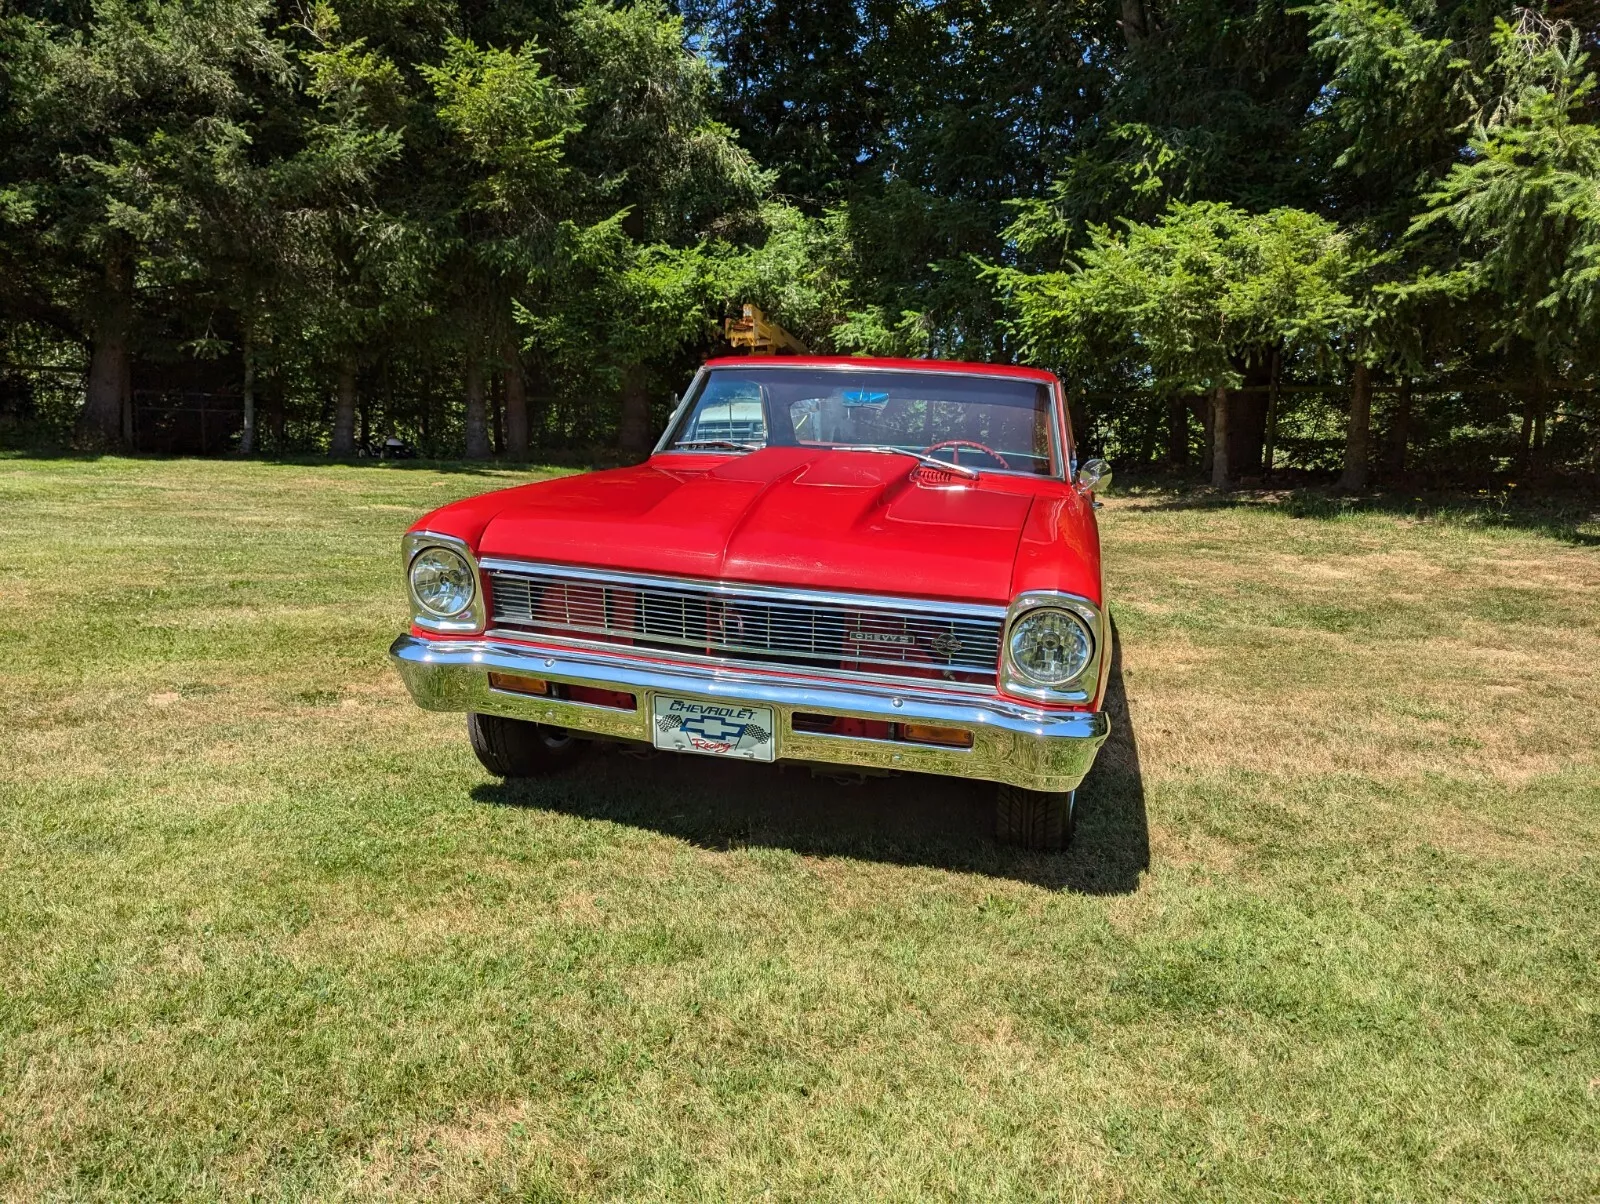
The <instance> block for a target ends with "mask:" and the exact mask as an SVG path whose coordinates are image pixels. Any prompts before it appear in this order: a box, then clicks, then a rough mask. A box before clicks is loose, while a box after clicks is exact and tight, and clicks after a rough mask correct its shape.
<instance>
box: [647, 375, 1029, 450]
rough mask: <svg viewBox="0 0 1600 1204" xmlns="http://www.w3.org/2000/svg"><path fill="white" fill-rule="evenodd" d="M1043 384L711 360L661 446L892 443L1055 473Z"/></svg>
mask: <svg viewBox="0 0 1600 1204" xmlns="http://www.w3.org/2000/svg"><path fill="white" fill-rule="evenodd" d="M1055 431H1056V418H1055V399H1054V397H1053V396H1052V391H1051V389H1050V388H1049V386H1048V385H1045V384H1042V383H1040V382H1037V381H1031V380H1021V379H1017V378H1015V377H1004V376H977V375H973V376H967V375H963V374H961V373H958V372H916V371H906V370H886V369H881V368H879V369H872V368H863V369H860V370H857V369H852V368H849V367H843V368H782V367H773V366H771V365H766V366H763V365H761V364H759V363H752V365H751V366H750V367H748V368H746V367H744V366H742V365H741V366H739V367H737V368H713V369H711V370H709V371H707V372H706V373H704V374H703V375H702V376H701V378H700V383H699V387H698V388H697V389H696V391H695V393H694V394H693V395H692V396H691V397H690V398H689V399H688V402H687V404H686V405H685V406H684V409H683V413H682V416H681V418H680V419H679V421H678V422H677V424H676V425H675V426H674V427H673V429H672V431H671V432H670V433H669V435H668V437H667V438H666V439H665V440H664V441H663V448H665V449H672V448H679V449H684V450H691V451H693V450H703V451H717V450H722V451H727V450H732V451H746V450H753V449H756V448H760V447H769V446H771V447H796V446H799V447H837V448H852V447H855V448H873V449H876V450H879V451H883V450H888V449H894V450H897V451H904V452H909V453H913V454H921V455H931V456H933V457H934V458H936V459H939V460H943V461H945V462H947V463H953V464H959V465H963V466H966V467H969V468H974V469H978V470H980V471H986V472H987V471H994V472H1016V473H1028V474H1032V475H1036V476H1051V475H1054V474H1056V471H1057V469H1056V465H1057V463H1058V460H1059V457H1058V455H1057V451H1056V446H1055Z"/></svg>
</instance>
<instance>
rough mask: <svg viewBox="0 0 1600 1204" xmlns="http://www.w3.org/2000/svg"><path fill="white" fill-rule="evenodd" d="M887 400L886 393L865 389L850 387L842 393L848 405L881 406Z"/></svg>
mask: <svg viewBox="0 0 1600 1204" xmlns="http://www.w3.org/2000/svg"><path fill="white" fill-rule="evenodd" d="M888 400H889V395H888V394H887V393H871V392H868V391H867V390H866V389H852V390H850V391H849V392H847V393H846V394H845V395H844V404H845V405H846V406H847V407H848V406H881V405H883V404H884V403H885V402H887V401H888Z"/></svg>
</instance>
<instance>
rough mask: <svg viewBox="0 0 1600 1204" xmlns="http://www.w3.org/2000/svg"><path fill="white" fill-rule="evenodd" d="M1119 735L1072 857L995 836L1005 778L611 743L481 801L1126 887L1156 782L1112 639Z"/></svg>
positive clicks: (1111, 706) (1040, 881)
mask: <svg viewBox="0 0 1600 1204" xmlns="http://www.w3.org/2000/svg"><path fill="white" fill-rule="evenodd" d="M1106 708H1107V710H1108V711H1110V713H1111V723H1112V734H1111V736H1110V737H1109V738H1108V739H1107V741H1106V743H1105V745H1104V747H1102V748H1101V750H1100V756H1099V758H1098V760H1097V762H1096V765H1095V767H1094V769H1093V770H1092V771H1091V772H1090V774H1089V777H1088V778H1087V779H1086V780H1085V782H1084V784H1083V786H1082V788H1081V789H1080V790H1079V792H1078V830H1077V835H1076V836H1075V837H1074V839H1073V842H1072V845H1071V847H1070V848H1069V849H1068V850H1067V851H1066V852H1065V853H1061V854H1048V853H1031V852H1026V851H1023V850H1019V849H1013V848H1008V847H1006V846H1004V845H1000V844H998V843H996V841H995V839H994V786H993V785H992V784H991V783H988V782H976V781H967V780H964V779H956V778H943V777H930V776H926V775H921V774H900V775H896V776H893V777H870V778H867V779H866V780H865V781H864V782H860V783H849V784H843V783H840V782H837V781H835V780H832V779H830V778H828V777H826V776H820V775H819V774H817V773H813V771H812V770H810V769H809V768H808V767H806V766H799V765H785V764H784V763H783V762H779V763H778V764H776V765H752V764H749V763H744V762H736V761H723V760H715V759H711V758H706V757H694V756H674V755H668V754H662V755H655V756H648V757H642V758H641V757H639V756H634V755H630V754H629V753H626V752H624V751H622V750H621V749H619V748H617V747H615V746H604V745H602V746H600V747H598V748H597V749H596V750H595V752H594V753H593V755H592V756H590V757H589V758H588V759H587V760H585V761H584V762H583V763H582V764H581V765H580V766H579V767H577V768H575V769H573V770H572V771H571V772H569V773H567V774H564V775H562V776H560V777H557V778H551V779H543V780H532V781H517V782H496V783H492V784H488V785H482V786H479V787H477V788H475V789H474V790H473V792H472V796H473V797H474V798H475V799H478V800H479V801H481V802H488V803H495V804H498V805H505V806H517V807H537V808H542V809H544V810H549V811H558V812H561V813H563V814H567V815H575V816H581V817H583V818H585V819H604V820H610V821H612V822H615V823H621V824H629V825H632V826H634V827H639V828H646V829H649V830H650V831H653V832H659V833H661V834H662V835H665V836H672V837H676V838H677V839H679V840H686V841H689V842H690V843H692V844H695V845H698V846H700V847H701V848H706V849H715V850H728V849H733V848H740V847H750V846H756V847H767V848H783V849H790V850H792V851H794V852H796V853H801V854H804V855H806V856H813V857H854V858H859V859H862V860H867V861H881V862H886V863H890V864H895V865H908V866H909V865H916V866H928V867H931V868H935V869H943V870H952V871H955V872H958V873H973V874H987V875H989V876H992V877H996V878H1012V879H1015V880H1017V881H1020V882H1027V883H1031V884H1033V885H1035V886H1042V887H1045V888H1046V889H1049V890H1069V891H1077V892H1080V893H1084V894H1096V895H1109V894H1127V893H1130V892H1132V891H1134V890H1136V889H1138V885H1139V874H1140V873H1141V872H1142V871H1143V870H1145V869H1146V868H1148V866H1149V863H1150V838H1149V831H1148V825H1147V820H1146V816H1145V801H1144V779H1143V777H1142V775H1141V773H1140V768H1139V746H1138V741H1137V739H1136V737H1135V734H1134V731H1133V727H1132V725H1131V723H1130V721H1129V714H1128V702H1127V695H1126V692H1125V690H1124V687H1123V681H1122V648H1121V641H1120V640H1114V642H1113V645H1112V662H1111V676H1110V683H1109V686H1108V689H1107V694H1106Z"/></svg>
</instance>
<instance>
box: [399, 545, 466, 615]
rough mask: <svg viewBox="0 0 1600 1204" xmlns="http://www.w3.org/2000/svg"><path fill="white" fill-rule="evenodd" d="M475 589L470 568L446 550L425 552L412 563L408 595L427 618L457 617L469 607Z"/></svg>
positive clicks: (433, 549) (462, 559)
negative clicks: (426, 613) (430, 616)
mask: <svg viewBox="0 0 1600 1204" xmlns="http://www.w3.org/2000/svg"><path fill="white" fill-rule="evenodd" d="M476 588H477V587H476V586H475V585H474V584H473V580H472V566H471V565H469V564H468V563H467V562H466V560H465V559H464V558H463V557H461V556H460V555H458V554H457V553H455V552H452V551H451V550H450V549H449V548H438V547H434V548H424V549H423V550H422V551H420V552H418V553H417V555H416V557H415V558H414V559H413V560H412V561H411V594H412V596H413V597H414V598H416V600H417V604H418V605H419V606H421V607H422V609H423V610H425V611H427V612H428V613H429V614H430V615H435V616H437V617H439V618H441V619H448V618H452V617H454V616H455V615H459V614H460V613H461V612H462V611H464V610H466V609H467V607H469V606H471V605H472V595H473V592H474V591H475V590H476Z"/></svg>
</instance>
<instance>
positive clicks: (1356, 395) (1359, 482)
mask: <svg viewBox="0 0 1600 1204" xmlns="http://www.w3.org/2000/svg"><path fill="white" fill-rule="evenodd" d="M1371 443H1372V369H1371V368H1369V367H1367V365H1366V364H1364V363H1362V362H1361V361H1360V360H1357V361H1356V366H1355V374H1354V376H1353V377H1352V378H1351V381H1350V422H1349V424H1348V425H1347V426H1346V427H1345V438H1344V473H1343V474H1342V475H1341V476H1340V477H1339V488H1340V489H1347V490H1350V491H1351V492H1359V491H1360V490H1363V489H1365V488H1366V487H1367V480H1368V477H1369V475H1370V474H1369V472H1368V461H1369V460H1370V447H1371Z"/></svg>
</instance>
